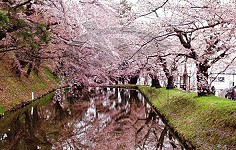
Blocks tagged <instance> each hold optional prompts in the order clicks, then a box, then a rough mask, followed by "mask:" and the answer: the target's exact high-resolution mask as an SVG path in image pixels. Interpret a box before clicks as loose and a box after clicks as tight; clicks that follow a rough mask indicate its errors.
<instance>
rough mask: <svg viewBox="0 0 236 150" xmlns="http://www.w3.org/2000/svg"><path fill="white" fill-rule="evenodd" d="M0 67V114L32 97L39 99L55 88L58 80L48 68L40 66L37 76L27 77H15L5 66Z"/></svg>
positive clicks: (4, 64) (33, 73) (32, 74)
mask: <svg viewBox="0 0 236 150" xmlns="http://www.w3.org/2000/svg"><path fill="white" fill-rule="evenodd" d="M7 65H9V64H7V63H2V65H1V66H0V70H1V74H0V113H1V112H4V111H7V110H9V109H12V108H14V107H18V106H20V105H21V104H22V103H24V102H26V101H29V100H31V97H32V92H34V97H35V98H37V97H40V96H42V95H43V94H46V93H48V92H49V91H51V90H52V89H55V88H56V87H57V83H58V79H57V77H55V76H54V75H53V74H52V73H51V71H50V69H49V68H47V67H46V66H42V67H41V68H40V71H39V74H38V75H36V73H35V72H32V73H31V74H30V76H29V77H24V76H21V77H20V78H19V77H17V76H16V75H15V74H14V73H12V71H11V70H10V69H8V68H9V66H7Z"/></svg>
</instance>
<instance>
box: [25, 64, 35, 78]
mask: <svg viewBox="0 0 236 150" xmlns="http://www.w3.org/2000/svg"><path fill="white" fill-rule="evenodd" d="M32 69H33V64H32V63H30V64H29V68H28V70H27V73H26V74H27V76H29V75H30V73H31V71H32Z"/></svg>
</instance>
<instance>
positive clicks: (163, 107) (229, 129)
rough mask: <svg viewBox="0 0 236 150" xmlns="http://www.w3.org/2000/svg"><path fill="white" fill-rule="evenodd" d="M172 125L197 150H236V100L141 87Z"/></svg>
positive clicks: (141, 90) (139, 87)
mask: <svg viewBox="0 0 236 150" xmlns="http://www.w3.org/2000/svg"><path fill="white" fill-rule="evenodd" d="M138 89H139V90H140V92H141V93H142V94H144V95H145V97H146V98H147V99H148V100H149V101H150V103H151V104H152V105H153V106H154V107H156V108H157V110H158V111H159V113H160V114H161V115H162V116H164V117H165V119H166V120H167V121H168V123H169V125H170V126H171V127H173V128H174V129H175V131H177V132H178V133H179V134H180V135H181V137H183V138H184V139H186V140H187V141H191V143H192V144H193V145H194V146H195V147H196V149H230V150H231V149H236V101H232V100H228V99H224V98H219V97H216V96H207V97H197V94H196V93H187V92H183V91H180V90H177V89H173V90H166V89H164V88H161V89H156V88H152V87H147V86H138Z"/></svg>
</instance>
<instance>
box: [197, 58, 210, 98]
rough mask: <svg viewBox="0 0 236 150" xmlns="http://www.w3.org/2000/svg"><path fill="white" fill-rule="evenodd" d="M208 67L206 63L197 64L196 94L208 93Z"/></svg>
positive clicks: (205, 94)
mask: <svg viewBox="0 0 236 150" xmlns="http://www.w3.org/2000/svg"><path fill="white" fill-rule="evenodd" d="M208 68H209V66H208V65H207V64H206V63H199V64H197V93H198V96H207V95H210V94H211V92H210V87H209V84H208Z"/></svg>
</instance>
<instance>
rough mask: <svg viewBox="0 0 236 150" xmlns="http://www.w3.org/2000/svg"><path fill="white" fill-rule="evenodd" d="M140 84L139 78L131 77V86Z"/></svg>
mask: <svg viewBox="0 0 236 150" xmlns="http://www.w3.org/2000/svg"><path fill="white" fill-rule="evenodd" d="M137 82H138V76H131V77H130V81H129V84H136V83H137Z"/></svg>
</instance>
